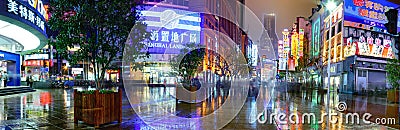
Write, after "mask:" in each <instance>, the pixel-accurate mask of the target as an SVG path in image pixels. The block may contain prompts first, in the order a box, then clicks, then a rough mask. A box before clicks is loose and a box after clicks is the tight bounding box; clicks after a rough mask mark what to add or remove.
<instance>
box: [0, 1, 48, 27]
mask: <svg viewBox="0 0 400 130" xmlns="http://www.w3.org/2000/svg"><path fill="white" fill-rule="evenodd" d="M30 1H32V0H30ZM42 6H43V4H42ZM7 9H8V10H7V11H8V12H9V13H11V14H14V15H17V16H20V17H21V18H23V19H25V20H28V21H29V22H31V23H32V24H34V25H36V26H37V27H38V28H40V29H42V31H45V28H44V24H45V23H44V21H43V20H42V18H41V17H43V16H40V15H36V14H35V12H34V11H32V10H30V9H29V8H28V7H26V6H25V5H23V4H21V3H18V2H17V1H15V0H8V4H7Z"/></svg>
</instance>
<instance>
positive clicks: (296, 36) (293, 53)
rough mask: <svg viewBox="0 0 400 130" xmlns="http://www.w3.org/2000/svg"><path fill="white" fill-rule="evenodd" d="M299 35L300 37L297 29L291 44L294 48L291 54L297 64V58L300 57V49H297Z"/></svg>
mask: <svg viewBox="0 0 400 130" xmlns="http://www.w3.org/2000/svg"><path fill="white" fill-rule="evenodd" d="M298 37H299V35H298V33H297V32H296V31H294V32H293V34H292V36H291V43H290V46H291V48H292V49H291V52H290V54H291V56H293V59H294V63H295V65H296V66H297V59H298V57H297V55H298V50H297V49H298V45H299V38H298Z"/></svg>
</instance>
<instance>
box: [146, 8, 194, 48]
mask: <svg viewBox="0 0 400 130" xmlns="http://www.w3.org/2000/svg"><path fill="white" fill-rule="evenodd" d="M151 7H153V6H151ZM151 7H148V8H149V9H148V10H145V11H142V14H143V17H144V19H145V21H144V23H146V24H147V31H149V32H151V40H152V42H149V43H146V44H147V47H148V51H149V53H150V54H179V53H180V49H182V48H184V47H185V44H188V43H200V31H201V26H200V24H201V17H200V14H199V13H194V12H190V11H185V10H179V9H172V8H163V7H154V8H151Z"/></svg>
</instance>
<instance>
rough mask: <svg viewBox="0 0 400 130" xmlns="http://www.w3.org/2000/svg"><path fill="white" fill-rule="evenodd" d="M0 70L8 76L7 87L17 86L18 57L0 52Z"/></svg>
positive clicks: (18, 79) (18, 76)
mask: <svg viewBox="0 0 400 130" xmlns="http://www.w3.org/2000/svg"><path fill="white" fill-rule="evenodd" d="M0 70H1V71H3V72H4V71H6V72H7V74H8V80H9V82H8V83H7V86H19V85H21V84H20V81H21V77H20V71H21V69H20V55H19V54H14V53H10V52H6V51H1V50H0Z"/></svg>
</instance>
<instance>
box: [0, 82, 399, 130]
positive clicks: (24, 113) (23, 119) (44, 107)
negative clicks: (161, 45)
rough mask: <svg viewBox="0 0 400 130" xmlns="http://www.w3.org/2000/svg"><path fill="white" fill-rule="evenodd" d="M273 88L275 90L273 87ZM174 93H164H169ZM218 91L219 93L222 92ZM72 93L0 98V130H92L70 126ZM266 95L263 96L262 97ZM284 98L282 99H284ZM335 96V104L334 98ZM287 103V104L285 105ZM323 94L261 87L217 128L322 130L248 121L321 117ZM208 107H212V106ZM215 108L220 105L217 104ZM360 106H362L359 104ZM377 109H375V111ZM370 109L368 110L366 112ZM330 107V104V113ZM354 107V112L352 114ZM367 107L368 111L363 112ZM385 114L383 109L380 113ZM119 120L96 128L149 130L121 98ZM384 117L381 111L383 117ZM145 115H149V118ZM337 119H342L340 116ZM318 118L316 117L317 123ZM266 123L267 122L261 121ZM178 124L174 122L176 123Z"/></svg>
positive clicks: (186, 113)
mask: <svg viewBox="0 0 400 130" xmlns="http://www.w3.org/2000/svg"><path fill="white" fill-rule="evenodd" d="M276 88H277V89H279V87H276ZM163 89H164V88H162V87H161V88H150V89H149V90H152V91H153V94H154V93H156V95H157V93H160V92H162V91H163ZM173 89H174V88H167V90H169V91H172V90H173ZM222 91H223V90H222ZM72 93H73V90H72V89H69V90H64V89H42V90H38V91H37V92H32V93H25V94H18V95H11V96H2V97H0V129H49V130H57V129H94V128H93V126H90V125H86V124H84V123H82V122H80V123H79V124H74V123H73V114H74V112H73V97H72ZM267 93H268V94H267ZM286 96H288V98H286ZM334 97H335V100H332V101H331V103H333V104H335V103H337V102H338V101H346V103H349V104H352V105H349V106H348V109H349V110H356V111H357V112H360V111H361V112H362V111H364V112H366V111H367V112H371V113H372V114H373V115H379V116H383V114H382V112H381V111H382V110H381V108H382V107H383V108H384V107H387V106H390V107H393V108H389V109H390V110H392V109H396V108H398V107H396V106H397V105H395V104H389V105H387V104H386V101H383V100H384V99H382V98H371V97H360V96H351V95H350V96H349V95H344V94H339V96H334ZM338 97H340V99H338ZM214 98H215V100H217V99H218V98H220V99H218V100H222V103H223V100H224V99H226V96H221V95H214ZM286 99H288V100H286ZM325 99H326V95H325V94H320V93H318V92H317V91H302V92H299V93H290V94H286V93H284V92H282V91H281V90H276V89H274V88H261V89H260V96H258V100H257V102H256V100H255V98H254V97H250V98H248V99H247V101H246V103H245V105H244V106H243V108H242V109H241V111H240V112H239V114H238V115H237V116H236V117H235V118H234V119H233V120H232V121H231V122H230V123H229V124H227V125H226V126H225V127H224V128H223V129H227V130H230V129H237V130H241V129H260V130H271V129H325V126H326V124H325V123H322V124H294V125H285V124H281V123H279V122H276V124H275V123H273V124H269V123H265V124H261V123H249V122H251V120H254V118H251V117H255V115H257V113H259V112H260V111H261V110H262V108H261V109H260V108H258V107H257V105H256V103H258V104H259V103H264V104H265V105H264V107H265V108H266V109H267V111H268V113H267V115H266V116H265V117H269V114H270V113H272V112H273V113H279V112H283V113H293V112H295V113H298V114H299V115H301V114H302V113H305V112H314V114H316V115H319V114H321V113H324V112H325V105H324V104H325V102H326V100H325ZM212 103H214V105H213V104H212ZM219 103H220V104H221V102H219ZM364 104H366V105H364ZM377 105H378V106H377ZM369 106H373V107H369ZM218 107H219V106H218V104H217V102H216V101H214V102H213V101H208V102H206V103H205V107H204V106H203V105H202V104H198V105H188V104H183V103H178V105H177V108H180V109H174V110H172V112H173V113H176V115H178V116H181V117H198V116H203V115H204V114H205V115H207V114H209V113H211V112H213V111H214V110H215V109H218ZM333 107H334V105H332V109H333ZM355 107H357V109H354V108H355ZM204 108H206V109H207V110H203V111H204V112H203V113H200V114H199V113H198V111H197V110H199V109H204ZM367 108H368V109H367ZM385 110H388V109H385ZM122 111H123V121H122V123H121V124H117V123H116V122H114V123H110V124H105V125H101V126H100V129H135V130H136V129H152V128H151V127H149V126H147V125H146V124H145V123H144V122H143V121H142V120H141V119H140V118H139V117H138V115H136V114H135V112H134V110H133V109H132V107H131V105H130V104H129V101H128V99H127V96H126V95H125V93H124V95H123V109H122ZM383 113H384V114H386V113H387V112H383ZM389 114H391V115H397V114H398V113H389ZM149 116H151V114H150V115H149ZM341 118H342V120H343V118H344V117H341ZM318 119H319V118H318ZM267 122H268V121H267ZM178 123H179V122H178ZM392 127H396V126H392ZM331 128H332V129H360V130H361V129H390V128H388V127H385V126H380V125H374V124H371V125H368V124H361V125H348V124H345V123H343V122H342V123H338V124H335V125H332V126H331Z"/></svg>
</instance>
